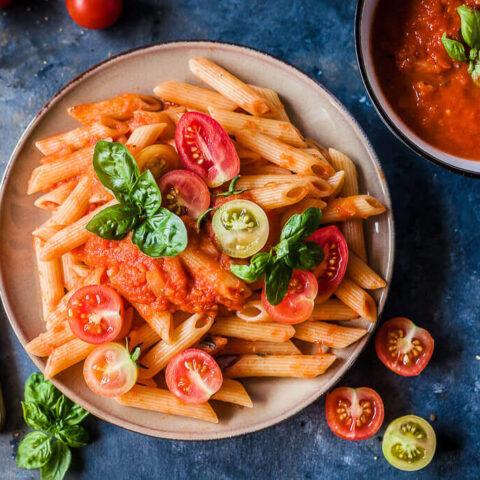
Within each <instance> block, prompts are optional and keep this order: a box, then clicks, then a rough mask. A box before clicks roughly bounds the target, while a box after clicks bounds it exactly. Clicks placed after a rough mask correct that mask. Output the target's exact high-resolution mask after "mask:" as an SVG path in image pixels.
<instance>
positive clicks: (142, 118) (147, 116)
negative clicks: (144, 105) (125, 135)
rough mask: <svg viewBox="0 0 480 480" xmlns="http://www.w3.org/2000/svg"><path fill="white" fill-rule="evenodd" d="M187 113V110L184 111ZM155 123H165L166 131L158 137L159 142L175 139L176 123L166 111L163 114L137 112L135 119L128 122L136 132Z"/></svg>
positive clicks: (134, 114)
mask: <svg viewBox="0 0 480 480" xmlns="http://www.w3.org/2000/svg"><path fill="white" fill-rule="evenodd" d="M183 111H185V109H183ZM154 123H164V124H165V125H166V127H165V129H164V130H163V132H162V133H160V135H159V136H158V139H159V140H168V139H169V138H173V137H175V123H174V122H173V120H172V118H171V116H170V115H169V114H168V113H167V111H166V110H163V111H161V112H149V111H145V110H135V112H133V118H132V120H130V121H129V122H128V126H129V127H130V130H132V131H133V130H135V129H136V128H138V127H141V126H143V125H152V124H154Z"/></svg>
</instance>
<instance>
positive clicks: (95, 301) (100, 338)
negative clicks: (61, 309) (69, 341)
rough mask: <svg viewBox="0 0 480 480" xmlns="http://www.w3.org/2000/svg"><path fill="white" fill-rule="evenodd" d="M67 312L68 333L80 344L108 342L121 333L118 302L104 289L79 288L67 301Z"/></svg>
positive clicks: (116, 296) (110, 290)
mask: <svg viewBox="0 0 480 480" xmlns="http://www.w3.org/2000/svg"><path fill="white" fill-rule="evenodd" d="M67 311H68V323H69V325H70V329H71V330H72V332H73V334H74V335H75V336H76V337H78V338H79V339H80V340H83V341H84V342H87V343H94V344H99V343H107V342H111V341H112V340H115V339H116V338H117V337H119V335H120V334H121V332H122V330H123V323H124V321H123V319H124V307H123V301H122V298H121V297H120V295H119V294H118V293H117V292H116V291H115V290H114V289H113V288H111V287H108V286H106V285H88V286H86V287H82V288H79V289H78V290H77V291H76V292H75V293H74V294H73V295H72V296H71V298H70V300H69V301H68V305H67Z"/></svg>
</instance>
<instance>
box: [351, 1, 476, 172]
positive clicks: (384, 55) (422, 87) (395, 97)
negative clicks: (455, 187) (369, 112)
mask: <svg viewBox="0 0 480 480" xmlns="http://www.w3.org/2000/svg"><path fill="white" fill-rule="evenodd" d="M459 7H460V9H459ZM460 13H461V14H462V15H464V17H462V15H461V14H460ZM477 18H478V25H479V27H478V30H479V31H478V35H477V34H476V32H475V31H473V33H472V28H471V25H469V23H473V24H474V25H473V30H475V20H476V19H477ZM464 22H465V25H466V26H467V27H470V30H469V32H470V33H467V32H465V30H464V28H463V26H464V25H463V23H464ZM464 33H465V35H464ZM355 38H356V49H357V58H358V62H359V66H360V71H361V75H362V78H363V81H364V84H365V87H366V89H367V91H368V94H369V96H370V98H371V100H372V103H373V105H374V106H375V108H376V110H377V112H378V113H379V115H380V116H381V117H382V119H383V120H384V122H385V123H386V125H387V126H388V127H389V128H390V130H391V131H392V132H393V133H394V134H395V135H396V136H397V137H399V138H400V139H401V140H402V141H403V142H404V143H406V144H407V145H408V146H409V147H411V148H412V149H413V150H414V151H415V152H417V153H419V154H420V155H422V156H423V157H425V158H427V159H429V160H431V161H433V162H434V163H436V164H438V165H441V166H443V167H446V168H448V169H450V170H453V171H456V172H458V173H462V174H466V175H472V176H480V81H479V80H478V78H476V73H475V68H478V72H479V76H480V57H479V54H478V52H480V49H478V50H477V49H476V48H474V47H475V46H476V45H477V44H478V43H480V1H479V0H359V1H358V4H357V12H356V22H355ZM446 43H448V45H447V47H450V48H447V47H446V46H445V44H446ZM479 46H480V45H479ZM447 50H450V53H449V52H448V51H447ZM452 55H453V57H455V58H452ZM477 64H478V66H477Z"/></svg>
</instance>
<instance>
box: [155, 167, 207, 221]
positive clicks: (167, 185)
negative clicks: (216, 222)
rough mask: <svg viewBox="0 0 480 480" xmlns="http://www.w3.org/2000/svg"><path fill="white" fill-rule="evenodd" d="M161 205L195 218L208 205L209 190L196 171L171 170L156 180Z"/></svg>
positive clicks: (179, 213) (178, 213)
mask: <svg viewBox="0 0 480 480" xmlns="http://www.w3.org/2000/svg"><path fill="white" fill-rule="evenodd" d="M158 185H159V187H160V191H161V192H162V202H163V205H164V206H165V207H166V208H168V209H169V210H170V211H172V212H173V213H176V214H177V215H185V214H187V215H190V216H191V217H193V218H195V219H197V218H198V217H199V216H200V215H201V214H202V213H203V212H204V211H205V210H206V209H207V208H208V207H209V206H210V191H209V190H208V187H207V185H206V184H205V182H204V181H203V180H202V179H201V177H199V176H198V175H197V174H196V173H194V172H190V171H189V170H172V171H171V172H168V173H166V174H165V175H163V176H162V178H161V179H160V181H159V182H158Z"/></svg>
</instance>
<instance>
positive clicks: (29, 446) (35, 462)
mask: <svg viewBox="0 0 480 480" xmlns="http://www.w3.org/2000/svg"><path fill="white" fill-rule="evenodd" d="M51 457H52V437H50V436H49V435H47V434H46V433H43V432H30V433H29V434H28V435H26V437H25V438H24V439H23V440H22V441H21V442H20V443H19V445H18V450H17V467H20V468H26V469H28V470H31V469H33V468H41V467H43V466H44V465H45V464H46V463H47V462H48V461H49V460H50V458H51Z"/></svg>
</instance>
